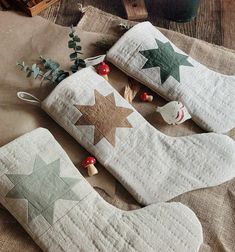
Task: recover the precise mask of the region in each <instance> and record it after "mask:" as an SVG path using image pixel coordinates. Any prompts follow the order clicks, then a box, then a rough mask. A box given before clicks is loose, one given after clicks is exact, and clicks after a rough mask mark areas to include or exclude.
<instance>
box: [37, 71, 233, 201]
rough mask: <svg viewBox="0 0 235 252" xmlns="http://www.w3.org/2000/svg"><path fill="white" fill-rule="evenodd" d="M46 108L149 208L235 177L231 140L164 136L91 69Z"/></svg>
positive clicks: (72, 79)
mask: <svg viewBox="0 0 235 252" xmlns="http://www.w3.org/2000/svg"><path fill="white" fill-rule="evenodd" d="M41 106H42V108H43V109H44V110H45V111H46V112H47V113H48V114H49V115H51V117H52V118H54V120H55V121H57V122H58V123H59V124H60V125H61V126H62V127H64V128H65V129H66V130H67V131H68V132H69V133H70V134H71V135H72V136H73V137H74V138H75V139H76V140H77V141H78V142H79V143H80V144H81V145H82V146H84V147H85V148H86V149H87V150H88V151H89V152H91V153H92V154H93V155H94V156H95V157H96V158H97V159H98V160H99V162H100V163H102V164H103V166H104V167H106V168H107V169H108V170H109V171H110V172H111V173H112V174H113V175H114V176H115V177H116V178H117V179H118V180H119V181H120V182H121V183H122V184H123V185H124V187H125V188H126V189H127V190H128V191H129V192H130V193H131V194H132V195H133V196H134V197H135V198H136V199H137V200H138V201H139V202H140V203H142V204H144V205H146V204H151V203H154V202H164V201H168V200H170V199H172V198H174V197H175V196H177V195H180V194H182V193H184V192H188V191H191V190H194V189H197V188H203V187H208V186H214V185H218V184H220V183H223V182H225V181H227V180H229V179H231V178H233V177H234V176H235V154H234V153H235V143H234V141H233V140H232V139H230V138H229V137H228V136H224V135H219V134H215V133H209V134H198V135H193V136H187V137H169V136H166V135H164V134H162V133H161V132H159V131H158V130H156V129H155V128H154V127H152V126H151V125H150V124H149V123H148V122H147V121H146V120H145V119H144V118H143V117H142V116H141V115H140V114H139V113H138V112H137V111H136V110H135V109H134V108H133V107H132V106H131V105H130V104H129V103H128V102H127V101H126V100H124V99H123V98H122V97H121V96H120V95H119V93H117V92H116V91H115V90H114V89H113V88H112V86H111V85H110V84H109V83H108V82H107V81H106V80H104V78H102V77H101V76H99V75H98V74H96V72H95V71H94V70H93V69H92V68H86V69H83V70H81V71H79V72H77V73H75V74H73V75H72V76H70V77H68V78H67V79H65V80H64V81H62V82H61V83H60V84H59V85H58V86H57V87H56V88H55V89H54V90H53V91H52V93H51V94H50V95H49V96H48V97H47V98H46V99H45V100H44V101H43V102H42V104H41Z"/></svg>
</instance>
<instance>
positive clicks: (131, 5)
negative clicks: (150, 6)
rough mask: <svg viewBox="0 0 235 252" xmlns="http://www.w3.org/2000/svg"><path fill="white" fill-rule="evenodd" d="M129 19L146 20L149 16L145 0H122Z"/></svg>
mask: <svg viewBox="0 0 235 252" xmlns="http://www.w3.org/2000/svg"><path fill="white" fill-rule="evenodd" d="M122 2H123V6H124V8H125V10H126V15H127V18H128V19H129V20H135V21H137V20H145V19H147V17H148V11H147V9H146V5H145V1H144V0H122Z"/></svg>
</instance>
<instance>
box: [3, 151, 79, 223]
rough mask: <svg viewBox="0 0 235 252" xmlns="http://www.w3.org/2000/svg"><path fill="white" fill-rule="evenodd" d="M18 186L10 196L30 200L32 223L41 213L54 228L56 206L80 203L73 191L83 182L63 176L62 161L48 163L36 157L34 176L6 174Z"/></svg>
mask: <svg viewBox="0 0 235 252" xmlns="http://www.w3.org/2000/svg"><path fill="white" fill-rule="evenodd" d="M6 176H7V177H8V178H9V180H10V181H11V182H12V183H13V184H14V187H13V188H12V189H11V190H10V191H9V192H8V193H7V195H6V197H8V198H13V199H26V200H27V201H28V222H30V221H32V220H33V219H34V218H36V217H37V216H39V215H40V214H41V215H42V216H43V217H44V218H45V219H46V220H47V221H48V222H49V223H50V224H51V225H52V224H53V215H54V205H55V202H56V201H57V200H58V199H64V200H71V201H78V200H79V197H78V195H77V194H75V193H74V192H73V191H72V190H71V189H72V187H74V186H75V185H76V184H77V183H78V181H79V179H77V178H70V177H60V160H59V159H57V160H55V161H54V162H52V163H49V164H46V163H45V162H44V161H43V160H42V159H41V158H40V157H39V156H37V157H36V159H35V163H34V168H33V171H32V173H31V174H29V175H21V174H6Z"/></svg>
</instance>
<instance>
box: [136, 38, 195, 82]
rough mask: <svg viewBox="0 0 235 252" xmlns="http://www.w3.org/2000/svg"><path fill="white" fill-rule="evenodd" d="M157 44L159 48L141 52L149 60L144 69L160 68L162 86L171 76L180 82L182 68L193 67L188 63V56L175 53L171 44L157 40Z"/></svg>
mask: <svg viewBox="0 0 235 252" xmlns="http://www.w3.org/2000/svg"><path fill="white" fill-rule="evenodd" d="M156 43H157V46H158V48H155V49H149V50H143V51H140V53H141V54H142V55H143V56H144V57H145V58H146V59H147V61H146V63H145V65H144V66H143V67H142V69H146V68H152V67H159V68H160V77H161V83H162V84H163V83H164V82H165V81H166V80H167V79H168V78H169V77H170V76H172V77H174V78H175V79H176V80H177V81H178V82H180V66H193V65H192V64H191V63H190V62H188V60H187V58H188V56H186V55H183V54H181V53H177V52H175V51H174V49H173V47H172V45H171V44H170V43H169V42H166V43H163V42H161V41H160V40H157V39H156Z"/></svg>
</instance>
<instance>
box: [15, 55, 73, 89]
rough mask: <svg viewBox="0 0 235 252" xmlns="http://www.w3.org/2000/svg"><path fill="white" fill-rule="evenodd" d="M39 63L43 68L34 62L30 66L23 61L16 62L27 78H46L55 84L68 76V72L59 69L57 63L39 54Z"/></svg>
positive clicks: (42, 79)
mask: <svg viewBox="0 0 235 252" xmlns="http://www.w3.org/2000/svg"><path fill="white" fill-rule="evenodd" d="M40 64H41V65H43V69H42V67H40V66H39V65H37V64H36V63H35V64H33V65H32V66H28V65H26V64H25V62H24V61H23V62H22V63H20V62H17V65H18V66H19V67H20V68H21V71H23V72H25V73H26V77H27V78H29V77H31V76H33V78H34V79H39V78H40V79H41V82H43V81H44V80H47V81H49V82H50V83H52V84H55V85H57V84H58V83H60V82H61V81H62V80H63V79H65V78H66V77H68V76H69V72H65V71H64V70H62V69H60V65H59V63H57V62H55V61H53V60H51V59H49V58H48V59H46V58H43V57H42V56H40Z"/></svg>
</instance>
